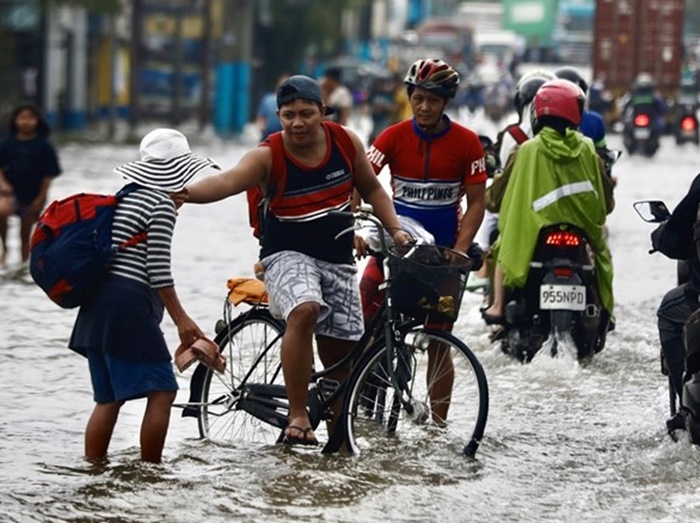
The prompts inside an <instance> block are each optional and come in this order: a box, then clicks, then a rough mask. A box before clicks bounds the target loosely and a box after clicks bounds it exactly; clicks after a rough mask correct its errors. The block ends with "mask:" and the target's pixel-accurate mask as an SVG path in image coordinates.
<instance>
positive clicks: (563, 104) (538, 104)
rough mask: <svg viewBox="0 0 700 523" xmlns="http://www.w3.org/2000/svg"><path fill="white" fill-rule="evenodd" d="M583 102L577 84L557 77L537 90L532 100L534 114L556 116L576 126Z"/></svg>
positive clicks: (583, 96)
mask: <svg viewBox="0 0 700 523" xmlns="http://www.w3.org/2000/svg"><path fill="white" fill-rule="evenodd" d="M585 103H586V96H585V95H584V94H583V91H582V90H581V88H580V87H579V86H578V85H576V84H575V83H573V82H570V81H569V80H563V79H561V78H557V79H556V80H550V81H549V82H546V83H545V84H543V85H542V87H540V88H539V89H538V90H537V94H536V95H535V99H534V101H533V110H534V116H535V118H541V117H543V116H557V117H559V118H562V119H564V120H566V121H567V122H570V123H571V124H573V125H574V126H575V127H578V126H579V124H580V123H581V117H582V115H583V107H584V104H585Z"/></svg>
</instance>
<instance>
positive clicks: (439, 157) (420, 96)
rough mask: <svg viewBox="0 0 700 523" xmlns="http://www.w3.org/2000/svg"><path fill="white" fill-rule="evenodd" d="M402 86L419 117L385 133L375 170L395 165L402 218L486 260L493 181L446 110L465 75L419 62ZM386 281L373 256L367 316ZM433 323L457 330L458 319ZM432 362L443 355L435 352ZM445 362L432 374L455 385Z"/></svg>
mask: <svg viewBox="0 0 700 523" xmlns="http://www.w3.org/2000/svg"><path fill="white" fill-rule="evenodd" d="M404 83H405V84H406V88H407V92H408V97H409V103H410V105H411V110H412V112H413V118H412V119H411V120H405V121H403V122H399V123H397V124H394V125H392V126H390V127H388V128H386V129H385V130H384V131H383V132H382V133H381V134H379V136H378V137H377V139H376V140H375V141H374V143H373V144H372V146H371V147H370V149H369V151H368V153H367V156H368V158H369V160H370V163H371V165H372V168H373V169H374V172H375V173H377V174H379V173H380V171H382V169H383V168H384V167H385V166H388V167H389V172H390V176H391V187H392V196H393V201H394V207H395V209H396V213H397V214H398V215H402V216H408V217H410V218H413V219H414V220H417V221H418V222H420V223H421V224H422V225H423V227H425V229H426V230H427V231H428V232H429V233H431V234H432V235H433V237H434V238H435V243H436V244H437V245H441V246H446V247H451V248H453V249H455V250H457V251H460V252H466V253H468V255H469V256H470V257H472V258H474V257H477V258H480V253H479V254H477V252H476V251H475V248H478V246H476V244H474V245H475V248H472V244H473V240H474V235H475V234H476V231H477V230H478V229H479V226H480V225H481V221H482V219H483V216H484V207H485V196H484V195H485V186H486V185H485V184H486V179H487V173H486V162H485V159H484V153H483V149H482V146H481V142H480V141H479V137H478V135H477V134H476V133H475V132H474V131H472V130H470V129H467V128H466V127H464V126H462V125H460V124H458V123H457V122H454V121H452V120H451V119H450V118H449V117H448V116H447V115H446V114H445V108H446V107H447V104H448V103H449V101H450V99H452V98H453V97H454V96H455V94H456V92H457V87H458V85H459V74H458V73H457V71H455V70H454V69H453V68H452V67H451V66H450V65H449V64H447V63H446V62H444V61H442V60H432V59H426V60H418V61H416V62H415V63H414V64H413V65H411V67H410V68H409V70H408V73H407V74H406V77H405V79H404ZM465 196H466V212H464V213H463V212H462V204H463V202H464V199H465V198H464V197H465ZM356 248H357V250H358V252H359V253H360V254H364V245H363V244H362V242H361V241H359V240H358V241H356ZM382 280H383V274H382V267H381V261H379V260H378V259H377V258H376V257H372V258H370V260H369V261H368V264H367V267H366V269H365V272H364V273H363V275H362V280H361V282H360V290H361V293H362V308H363V313H364V315H365V321H368V320H369V318H371V317H372V315H373V314H374V312H375V311H376V310H377V309H378V308H379V304H380V303H381V300H382V297H383V295H382V293H381V292H380V291H379V289H378V285H379V283H381V282H382ZM430 326H431V327H435V328H441V329H445V330H451V329H452V324H432V323H431V324H430ZM430 350H431V351H436V350H438V349H437V347H432V348H431V349H430ZM430 359H431V361H437V360H438V358H436V357H435V356H433V352H431V358H430ZM442 359H443V360H444V358H442ZM441 366H442V368H440V369H432V370H429V372H441V373H443V374H444V375H445V376H446V377H447V378H446V379H445V380H443V383H444V385H445V386H446V387H451V380H450V379H449V376H450V375H451V369H450V368H449V366H451V361H447V362H445V363H444V364H441ZM445 366H447V367H448V368H446V367H445ZM448 390H449V389H448ZM436 392H437V391H436ZM440 395H442V394H440ZM431 407H432V409H433V419H434V420H435V421H444V420H445V419H446V417H447V409H448V408H449V405H444V404H443V405H432V406H431Z"/></svg>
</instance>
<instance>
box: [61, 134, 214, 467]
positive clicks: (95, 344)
mask: <svg viewBox="0 0 700 523" xmlns="http://www.w3.org/2000/svg"><path fill="white" fill-rule="evenodd" d="M140 156H141V159H140V160H139V161H135V162H131V163H128V164H125V165H122V166H120V167H117V169H116V171H117V172H118V173H120V174H121V175H122V176H123V177H124V178H125V179H126V180H127V181H128V182H130V184H131V185H133V184H135V187H133V189H134V190H133V191H131V192H129V193H128V194H127V195H126V196H124V197H123V198H122V199H121V200H120V201H119V204H118V206H117V210H116V213H115V217H114V223H113V227H112V245H113V246H115V247H116V246H117V245H120V244H122V243H123V242H125V241H127V240H130V239H136V238H139V241H138V242H136V243H135V244H133V245H130V246H129V247H127V248H126V249H124V250H118V251H117V254H116V255H115V256H114V258H113V260H112V262H111V265H110V269H109V276H108V277H107V279H106V281H105V282H104V283H103V284H102V285H101V287H100V289H99V291H98V292H97V293H96V295H95V297H94V298H93V299H92V300H91V301H90V302H89V303H87V304H85V305H83V306H82V307H81V308H80V311H79V313H78V317H77V319H76V322H75V326H74V328H73V333H72V335H71V339H70V343H69V347H70V348H71V349H73V350H74V351H76V352H78V353H80V354H82V355H84V356H86V357H87V359H88V363H89V368H90V376H91V380H92V387H93V393H94V399H95V407H94V410H93V412H92V415H91V416H90V420H89V421H88V424H87V427H86V429H85V454H86V457H87V458H88V459H91V460H101V459H104V458H106V456H107V450H108V447H109V443H110V440H111V436H112V432H113V429H114V426H115V424H116V421H117V417H118V415H119V410H120V408H121V406H122V405H123V404H124V402H125V401H128V400H132V399H137V398H143V397H146V398H147V405H146V410H145V412H144V417H143V422H142V425H141V435H140V442H141V459H142V460H144V461H150V462H155V463H158V462H160V461H161V457H162V452H163V446H164V443H165V437H166V435H167V431H168V424H169V422H170V410H171V406H172V403H173V401H174V400H175V395H176V391H177V388H178V387H177V382H176V380H175V375H174V372H173V369H172V364H171V356H170V351H169V350H168V347H167V344H166V342H165V338H164V336H163V332H162V331H161V328H160V323H161V321H162V319H163V312H164V309H165V310H167V311H168V314H169V315H170V317H171V318H172V320H173V322H174V323H175V325H176V326H177V330H178V335H179V337H180V341H181V343H182V344H183V346H190V345H191V344H192V343H193V342H194V341H196V340H197V339H199V338H203V337H204V333H203V332H202V330H201V329H200V328H199V327H198V326H197V324H196V323H195V322H194V321H193V320H192V318H190V317H189V316H188V314H187V313H186V312H185V309H184V308H183V307H182V305H181V303H180V300H179V298H178V295H177V292H176V291H175V283H174V280H173V277H172V273H171V263H170V261H171V260H170V258H171V244H172V237H173V232H174V229H175V220H176V217H177V214H176V212H175V204H174V202H173V201H172V200H171V199H170V196H169V194H170V193H172V192H176V191H179V190H181V189H182V188H183V187H184V186H185V184H186V183H187V182H189V181H190V180H191V179H192V178H193V177H194V176H195V175H196V174H197V173H198V172H200V171H201V170H203V169H205V168H207V167H216V168H218V167H217V166H216V165H215V164H214V163H213V162H212V161H211V160H208V159H205V158H201V157H198V156H195V155H194V154H192V152H191V151H190V148H189V144H188V142H187V138H185V136H184V135H183V134H182V133H180V132H179V131H176V130H173V129H156V130H154V131H152V132H150V133H149V134H147V135H146V136H145V137H144V138H143V140H142V141H141V146H140Z"/></svg>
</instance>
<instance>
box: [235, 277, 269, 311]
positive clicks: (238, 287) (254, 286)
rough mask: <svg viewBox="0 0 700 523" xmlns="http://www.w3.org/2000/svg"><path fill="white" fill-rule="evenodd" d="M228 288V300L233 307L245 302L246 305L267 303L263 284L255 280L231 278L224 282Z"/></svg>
mask: <svg viewBox="0 0 700 523" xmlns="http://www.w3.org/2000/svg"><path fill="white" fill-rule="evenodd" d="M226 286H227V287H228V288H229V291H230V292H229V293H228V299H229V301H230V302H231V303H233V304H234V305H238V304H239V303H241V302H243V301H245V302H248V303H267V291H266V290H265V284H264V283H263V282H261V281H260V280H258V279H255V278H231V279H230V280H228V282H226Z"/></svg>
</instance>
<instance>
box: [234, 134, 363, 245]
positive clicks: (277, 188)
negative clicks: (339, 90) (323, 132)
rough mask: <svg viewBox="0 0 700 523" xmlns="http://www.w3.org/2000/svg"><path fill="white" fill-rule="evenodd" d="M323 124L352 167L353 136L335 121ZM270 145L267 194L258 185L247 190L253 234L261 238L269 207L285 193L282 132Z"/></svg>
mask: <svg viewBox="0 0 700 523" xmlns="http://www.w3.org/2000/svg"><path fill="white" fill-rule="evenodd" d="M323 125H324V126H325V127H326V128H327V129H328V130H329V131H330V133H331V140H332V141H335V143H337V144H338V146H339V147H340V152H341V153H342V155H343V157H344V158H345V161H346V162H347V163H348V165H349V166H350V168H351V169H352V167H353V164H354V158H355V152H356V151H355V144H353V142H352V138H350V135H349V134H348V133H347V131H345V129H344V128H343V126H342V125H338V124H337V123H334V122H323ZM267 142H268V145H267V146H268V147H270V150H271V151H272V167H271V169H270V182H269V184H268V188H267V194H263V192H262V189H260V186H258V185H256V186H255V187H252V188H250V189H248V190H247V191H246V198H247V200H248V221H249V223H250V226H251V227H252V228H253V236H255V237H256V238H258V239H261V236H262V235H261V224H262V223H264V222H265V214H266V213H267V210H268V209H274V207H275V204H276V202H277V201H279V198H280V197H281V196H282V195H283V194H284V184H285V177H284V173H285V172H286V169H285V168H284V165H285V164H284V161H285V159H284V143H283V141H282V133H281V132H277V133H273V134H271V135H270V136H269V137H268V139H267Z"/></svg>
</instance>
